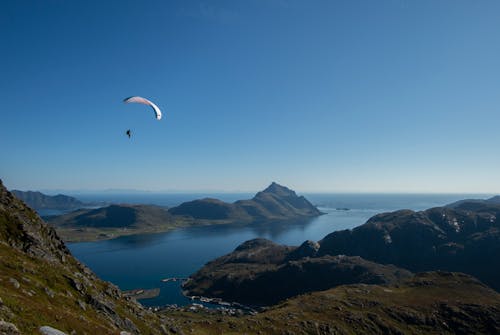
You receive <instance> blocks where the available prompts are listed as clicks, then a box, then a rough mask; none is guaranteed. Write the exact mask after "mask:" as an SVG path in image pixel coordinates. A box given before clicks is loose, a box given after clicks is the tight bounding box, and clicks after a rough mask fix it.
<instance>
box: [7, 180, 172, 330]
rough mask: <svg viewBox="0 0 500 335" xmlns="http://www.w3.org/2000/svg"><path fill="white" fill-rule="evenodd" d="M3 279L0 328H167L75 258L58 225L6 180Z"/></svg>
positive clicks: (154, 316)
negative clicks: (44, 218)
mask: <svg viewBox="0 0 500 335" xmlns="http://www.w3.org/2000/svg"><path fill="white" fill-rule="evenodd" d="M0 283H1V285H0V323H1V325H0V327H3V329H0V333H7V334H34V333H38V329H39V328H40V327H42V326H51V327H54V328H57V329H59V330H61V331H64V332H66V333H68V334H69V333H71V332H76V333H77V334H85V333H87V334H92V333H93V334H118V333H120V331H127V332H129V333H132V334H139V333H141V334H161V327H162V325H161V322H160V320H159V318H158V317H157V316H156V315H154V314H152V313H150V312H148V311H146V310H144V309H143V308H142V307H141V305H139V304H138V303H136V302H135V301H132V300H126V299H125V298H123V297H122V295H121V292H120V291H119V290H118V288H116V287H115V286H114V285H112V284H110V283H107V282H104V281H102V280H100V279H98V278H97V277H96V276H95V275H94V274H93V273H92V272H91V271H90V270H89V269H88V268H86V267H85V266H83V265H82V264H80V263H79V262H78V261H77V260H76V259H74V258H73V256H71V254H70V252H69V251H68V249H67V248H66V247H65V245H64V243H63V242H62V241H61V240H60V239H59V237H58V236H57V234H56V233H55V231H54V229H53V228H51V227H49V226H48V225H46V224H45V223H44V222H43V221H42V220H41V219H40V218H39V217H38V215H37V214H36V213H35V212H34V211H33V210H32V209H30V208H28V207H27V206H26V205H25V204H24V203H23V202H21V201H20V200H18V199H17V198H15V197H14V195H13V194H12V193H10V192H8V191H7V190H6V189H5V187H4V186H3V185H2V183H1V181H0ZM163 327H165V326H163ZM6 329H10V330H9V332H8V331H7V330H6Z"/></svg>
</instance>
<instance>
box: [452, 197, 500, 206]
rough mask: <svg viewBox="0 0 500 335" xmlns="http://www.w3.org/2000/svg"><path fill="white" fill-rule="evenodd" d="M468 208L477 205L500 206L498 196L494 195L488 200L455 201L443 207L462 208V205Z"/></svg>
mask: <svg viewBox="0 0 500 335" xmlns="http://www.w3.org/2000/svg"><path fill="white" fill-rule="evenodd" d="M464 204H465V205H467V206H470V207H471V208H474V207H475V206H477V205H500V195H496V196H494V197H491V198H489V199H465V200H459V201H455V202H453V203H451V204H449V205H446V206H445V207H450V208H459V207H460V208H462V209H465V208H464V207H463V205H464Z"/></svg>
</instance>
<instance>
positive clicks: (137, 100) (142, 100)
mask: <svg viewBox="0 0 500 335" xmlns="http://www.w3.org/2000/svg"><path fill="white" fill-rule="evenodd" d="M123 102H124V103H127V104H128V103H131V102H135V103H139V104H144V105H148V106H150V107H151V108H153V110H154V112H155V115H156V119H157V120H161V110H160V108H158V106H156V105H155V104H154V103H152V102H151V101H149V100H148V99H146V98H143V97H137V96H134V97H129V98H126V99H124V100H123Z"/></svg>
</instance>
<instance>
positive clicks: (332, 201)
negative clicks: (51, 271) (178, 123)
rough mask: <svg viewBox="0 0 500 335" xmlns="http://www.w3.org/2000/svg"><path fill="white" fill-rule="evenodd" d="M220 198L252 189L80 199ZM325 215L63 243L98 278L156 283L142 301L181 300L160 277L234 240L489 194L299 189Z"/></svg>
mask: <svg viewBox="0 0 500 335" xmlns="http://www.w3.org/2000/svg"><path fill="white" fill-rule="evenodd" d="M206 196H208V197H214V198H219V199H222V200H224V201H236V200H238V199H249V198H251V197H252V196H253V195H252V194H181V195H174V194H133V195H128V196H127V195H123V194H120V195H110V194H106V195H86V197H83V196H78V198H79V199H80V200H82V201H106V202H114V203H136V204H137V203H144V204H156V205H160V206H175V205H178V204H180V203H182V202H184V201H188V200H194V199H198V198H202V197H206ZM304 196H305V197H306V198H307V199H308V200H309V201H311V202H312V203H313V204H315V205H316V206H317V207H318V208H319V209H320V210H321V211H322V212H324V213H326V214H325V215H322V216H319V217H316V218H311V219H304V220H294V221H287V222H274V223H267V224H250V225H238V224H231V225H214V226H203V227H190V228H182V229H178V230H175V231H171V232H166V233H159V234H143V235H134V236H124V237H119V238H116V239H113V240H107V241H99V242H81V243H70V244H68V247H69V249H70V250H71V252H72V253H73V255H75V257H77V258H78V259H79V260H80V261H82V262H83V263H85V264H86V265H87V266H88V267H90V268H91V269H92V270H93V271H94V272H95V273H96V274H97V275H98V276H99V277H100V278H102V279H104V280H107V281H110V282H112V283H114V284H116V285H118V286H119V287H120V288H121V289H122V290H130V289H137V288H142V289H149V288H160V289H161V291H160V295H159V296H158V297H156V298H152V299H144V300H142V301H141V303H143V304H144V305H146V306H163V305H168V304H177V305H186V304H188V303H190V300H189V299H187V298H186V297H184V296H183V295H182V292H181V288H180V282H166V283H165V282H162V281H161V280H162V279H164V278H169V277H180V278H187V277H188V276H189V275H190V274H192V273H194V272H196V271H197V270H198V269H199V268H201V267H202V266H203V265H204V264H205V263H207V262H208V261H210V260H213V259H214V258H216V257H219V256H222V255H224V254H227V253H229V252H231V251H233V250H234V249H235V248H236V247H237V246H238V245H239V244H241V243H243V242H245V241H247V240H249V239H253V238H257V237H263V238H267V239H270V240H272V241H275V242H277V243H281V244H287V245H300V244H301V243H302V242H304V241H305V240H314V241H319V240H321V239H322V238H323V237H325V236H326V235H328V234H329V233H332V232H334V231H337V230H342V229H352V228H354V227H356V226H359V225H361V224H363V223H365V222H366V220H368V219H369V218H370V217H372V216H373V215H375V214H378V213H383V212H388V211H394V210H398V209H412V210H423V209H427V208H431V207H436V206H443V205H446V204H449V203H451V202H454V201H457V200H461V199H469V198H475V199H484V198H488V197H490V196H491V195H477V194H476V195H471V194H464V195H457V194H304Z"/></svg>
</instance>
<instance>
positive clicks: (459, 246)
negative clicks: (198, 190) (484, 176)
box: [318, 202, 500, 290]
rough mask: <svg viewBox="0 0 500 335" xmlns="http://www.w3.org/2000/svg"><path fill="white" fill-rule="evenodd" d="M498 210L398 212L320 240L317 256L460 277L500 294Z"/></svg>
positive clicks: (482, 206) (463, 207) (481, 206)
mask: <svg viewBox="0 0 500 335" xmlns="http://www.w3.org/2000/svg"><path fill="white" fill-rule="evenodd" d="M499 217H500V205H497V204H490V203H471V202H463V203H462V204H460V205H459V206H457V207H455V208H449V207H436V208H431V209H428V210H425V211H420V212H414V211H410V210H400V211H395V212H392V213H383V214H379V215H375V216H374V217H372V218H370V219H369V220H368V221H367V222H366V223H365V224H364V225H362V226H359V227H357V228H354V229H353V230H343V231H337V232H334V233H331V234H329V235H328V236H326V237H325V238H324V239H323V240H321V241H320V242H319V243H320V245H321V246H320V248H319V250H318V255H337V254H345V255H357V256H361V257H363V258H366V259H368V260H371V261H374V262H378V263H383V264H394V265H396V266H400V267H403V268H406V269H409V270H410V271H430V270H447V271H460V272H465V273H468V274H471V275H473V276H476V277H478V278H479V279H480V280H482V281H484V282H485V283H486V284H488V285H490V286H491V287H493V288H495V289H497V290H500V271H499V270H498V269H500V259H499V257H498V255H500V220H499Z"/></svg>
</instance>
